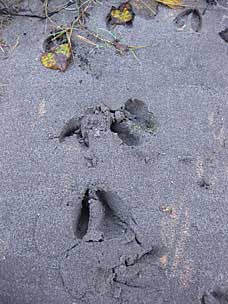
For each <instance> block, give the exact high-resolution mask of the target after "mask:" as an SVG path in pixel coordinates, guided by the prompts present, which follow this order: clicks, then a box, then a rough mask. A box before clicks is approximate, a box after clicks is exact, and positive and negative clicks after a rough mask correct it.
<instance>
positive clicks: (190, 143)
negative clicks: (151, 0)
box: [0, 1, 228, 304]
mask: <svg viewBox="0 0 228 304" xmlns="http://www.w3.org/2000/svg"><path fill="white" fill-rule="evenodd" d="M30 2H31V1H30ZM113 4H118V3H117V2H110V1H106V2H104V3H103V4H102V5H96V6H95V7H94V9H93V10H92V11H91V17H90V18H89V20H88V26H90V28H91V29H96V28H106V25H105V16H106V15H107V12H108V11H109V10H110V7H111V5H113ZM200 5H201V6H203V2H201V3H200ZM39 6H40V3H38V2H36V3H34V7H37V9H39ZM225 13H226V11H223V10H217V9H213V10H208V11H207V12H206V14H205V15H204V16H203V27H202V31H201V32H200V33H196V32H193V31H192V30H191V29H190V28H189V27H186V28H185V29H184V30H182V31H178V30H177V29H176V28H175V26H174V25H173V19H174V17H175V16H176V15H177V10H170V9H168V8H165V7H159V13H158V15H157V16H156V18H154V19H149V20H147V19H144V18H141V17H139V16H137V15H136V18H135V20H134V25H133V27H132V28H125V27H123V26H119V27H117V28H116V29H115V32H116V33H117V34H118V35H119V36H121V37H123V40H124V41H126V42H128V43H130V44H132V45H148V44H150V45H151V46H150V47H147V48H143V49H141V50H139V51H138V52H137V57H138V60H136V58H134V56H132V55H131V54H126V55H124V56H120V55H118V54H117V53H116V51H115V50H114V49H113V48H111V47H109V48H108V47H105V48H102V49H96V50H94V49H93V47H91V46H89V45H88V44H86V43H83V44H82V42H80V43H78V44H77V45H76V47H75V64H71V65H70V66H69V68H68V69H67V71H66V72H65V73H61V72H57V71H53V70H48V69H45V68H44V67H43V66H42V65H41V64H40V61H39V58H40V55H41V50H42V48H41V46H42V42H43V40H44V38H45V37H46V36H47V34H48V31H49V29H50V24H49V23H47V22H46V21H40V20H37V19H34V18H20V17H17V18H16V17H15V18H14V19H12V20H11V21H10V23H9V24H8V25H7V26H6V27H5V28H4V30H2V32H1V33H2V38H3V39H4V40H5V41H7V42H8V43H10V44H11V45H13V44H15V42H16V41H17V39H19V40H18V41H19V44H18V45H17V47H16V48H15V49H14V51H13V52H12V53H10V54H9V56H8V57H7V58H5V56H4V54H2V55H1V61H0V77H1V78H0V115H1V119H0V138H1V145H0V178H1V183H0V303H1V304H29V303H34V304H41V303H42V304H47V303H48V304H52V303H53V304H58V303H59V304H60V303H61V304H63V303H64V304H73V303H74V304H82V303H91V304H92V303H107V304H108V303H113V304H115V303H131V304H136V303H137V304H149V303H150V304H151V303H156V304H162V303H170V304H174V303H177V304H183V303H185V304H197V303H201V297H202V295H203V293H204V292H205V291H210V290H212V289H213V288H214V286H215V285H218V286H222V287H226V286H227V284H228V255H227V252H228V234H227V227H228V207H227V202H228V196H227V194H228V192H227V191H228V190H227V180H228V158H227V156H228V150H227V135H228V133H227V132H228V131H227V130H228V108H227V97H228V96H227V87H228V65H227V55H228V53H227V52H228V49H227V44H226V43H225V42H224V41H223V40H222V39H221V38H220V37H219V35H218V32H219V31H221V30H223V29H224V26H225V22H226V19H224V16H225ZM69 14H70V13H69ZM67 16H68V15H67V14H66V13H63V14H59V16H55V18H53V20H55V21H56V22H57V21H58V22H62V23H64V22H65V23H66V21H67V20H68V19H67V18H68V17H67ZM18 37H19V38H18ZM130 98H132V99H135V98H136V99H139V100H141V101H143V102H144V103H145V105H147V106H148V109H149V111H150V112H152V113H153V114H154V117H155V119H156V131H155V132H154V134H150V135H149V136H148V132H147V131H145V130H143V131H142V132H141V133H140V134H139V136H138V139H137V145H136V146H135V145H133V146H132V145H131V140H130V141H127V142H128V144H126V143H124V142H123V141H122V140H121V138H120V137H119V136H118V134H117V133H115V132H112V131H111V129H110V124H109V122H110V120H111V119H112V117H113V113H111V111H109V110H107V109H109V108H110V109H113V110H117V109H118V108H120V107H121V106H124V104H125V103H126V101H127V100H129V99H130ZM105 105H106V106H105ZM99 106H101V108H99ZM89 108H93V110H94V111H93V112H92V113H90V114H88V109H89ZM72 116H75V117H76V118H80V117H81V118H83V126H84V128H85V129H86V132H88V138H87V140H88V141H89V147H87V146H86V145H85V144H84V145H83V143H82V142H80V140H79V139H78V138H77V136H76V135H74V136H70V137H66V138H65V140H64V141H63V142H62V143H60V142H59V140H58V138H56V136H58V135H59V134H60V132H61V131H62V129H63V127H64V124H65V123H66V122H67V121H68V120H69V119H70V118H71V117H72ZM87 116H88V117H87ZM91 121H92V123H91ZM94 121H95V122H94ZM89 124H91V125H89ZM146 133H147V134H146ZM126 136H128V135H126ZM128 139H129V138H128V137H127V140H128ZM91 189H95V190H94V191H95V192H96V193H98V192H99V193H101V194H102V195H101V196H102V198H101V199H100V200H101V201H102V203H103V208H104V209H105V215H104V220H103V221H102V225H101V226H102V227H101V230H102V232H103V234H104V240H103V241H102V242H95V241H94V242H86V241H85V239H83V236H84V235H85V232H86V230H85V228H83V229H84V230H83V229H82V228H81V227H80V224H78V223H77V219H78V214H79V213H78V212H79V211H78V210H80V209H81V206H82V205H83V204H84V207H83V208H84V209H85V210H84V214H83V215H82V216H81V218H80V221H81V222H80V223H81V225H82V226H83V225H84V226H85V225H87V224H88V197H86V191H87V190H88V191H92V190H91ZM88 191H87V194H88ZM95 200H96V199H95ZM98 201H99V200H98ZM82 202H84V203H82ZM98 204H99V202H98ZM86 208H87V209H86ZM96 210H97V209H96ZM96 212H97V211H95V214H96ZM86 221H87V223H86ZM80 229H81V230H80ZM79 235H80V236H79ZM202 303H203V302H202ZM208 303H209V302H208ZM210 303H212V302H210ZM213 303H219V302H213ZM224 303H227V302H224Z"/></svg>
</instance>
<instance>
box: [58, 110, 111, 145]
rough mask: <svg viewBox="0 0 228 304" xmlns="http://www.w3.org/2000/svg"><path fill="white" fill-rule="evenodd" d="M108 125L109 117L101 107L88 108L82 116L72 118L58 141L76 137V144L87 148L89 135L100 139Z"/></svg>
mask: <svg viewBox="0 0 228 304" xmlns="http://www.w3.org/2000/svg"><path fill="white" fill-rule="evenodd" d="M109 125H110V123H109V117H108V115H106V113H105V112H103V111H102V109H101V107H95V108H88V109H87V110H86V111H85V114H84V115H82V116H81V117H76V116H75V117H72V118H71V119H70V120H69V121H68V122H67V123H66V124H65V126H64V127H63V129H62V131H61V133H60V135H59V141H60V142H63V141H64V140H65V139H66V137H69V136H73V135H76V137H77V139H78V142H79V143H80V144H81V145H82V146H84V147H86V148H88V147H89V137H90V135H93V136H94V137H100V136H101V133H102V132H103V131H106V130H107V128H109Z"/></svg>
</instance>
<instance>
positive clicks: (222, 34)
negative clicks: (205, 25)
mask: <svg viewBox="0 0 228 304" xmlns="http://www.w3.org/2000/svg"><path fill="white" fill-rule="evenodd" d="M219 36H220V37H221V38H222V39H223V40H225V41H226V42H228V28H226V29H225V30H224V31H221V32H220V33H219Z"/></svg>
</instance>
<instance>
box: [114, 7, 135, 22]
mask: <svg viewBox="0 0 228 304" xmlns="http://www.w3.org/2000/svg"><path fill="white" fill-rule="evenodd" d="M111 16H112V17H113V18H116V19H118V20H120V21H122V22H129V21H131V20H132V13H131V12H130V11H129V10H128V9H127V8H124V9H123V11H122V12H121V11H120V10H119V9H114V10H112V11H111Z"/></svg>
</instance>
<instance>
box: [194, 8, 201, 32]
mask: <svg viewBox="0 0 228 304" xmlns="http://www.w3.org/2000/svg"><path fill="white" fill-rule="evenodd" d="M191 26H192V29H193V31H195V32H199V31H200V30H201V28H202V16H201V14H200V12H199V10H198V9H196V8H195V9H193V10H192V18H191Z"/></svg>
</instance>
